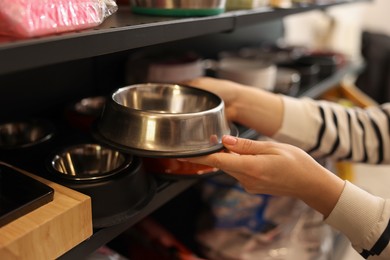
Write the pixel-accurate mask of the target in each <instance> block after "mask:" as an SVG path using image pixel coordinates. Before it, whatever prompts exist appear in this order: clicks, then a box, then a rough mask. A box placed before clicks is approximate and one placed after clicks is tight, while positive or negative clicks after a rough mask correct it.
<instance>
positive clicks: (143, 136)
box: [96, 83, 235, 157]
mask: <svg viewBox="0 0 390 260" xmlns="http://www.w3.org/2000/svg"><path fill="white" fill-rule="evenodd" d="M233 132H234V130H233V129H232V128H231V126H230V125H229V123H228V121H227V119H226V117H225V111H224V102H223V100H222V99H221V98H220V97H218V96H216V95H215V94H213V93H210V92H207V91H204V90H201V89H197V88H193V87H188V86H183V85H175V84H158V83H148V84H136V85H131V86H127V87H124V88H121V89H119V90H117V91H116V92H114V93H113V94H112V98H111V100H109V101H108V103H107V105H106V107H105V109H104V111H103V113H102V117H101V118H100V120H99V121H98V124H97V129H96V133H97V135H96V137H97V138H98V139H100V141H103V142H104V143H106V144H108V145H110V146H114V147H115V148H118V149H121V150H126V152H131V153H133V154H137V155H142V156H146V157H185V156H196V155H201V154H207V153H212V152H216V151H218V150H221V149H222V148H223V145H222V142H221V138H222V136H223V135H225V134H235V133H233Z"/></svg>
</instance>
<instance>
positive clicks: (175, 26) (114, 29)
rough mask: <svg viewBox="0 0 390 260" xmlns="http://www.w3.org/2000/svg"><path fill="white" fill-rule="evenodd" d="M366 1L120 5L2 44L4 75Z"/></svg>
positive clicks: (1, 65)
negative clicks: (199, 8) (280, 5)
mask: <svg viewBox="0 0 390 260" xmlns="http://www.w3.org/2000/svg"><path fill="white" fill-rule="evenodd" d="M365 1H369V0H352V1H351V0H343V1H335V3H332V4H324V5H307V6H302V7H295V8H289V9H276V10H275V9H272V8H260V9H254V10H244V11H242V10H240V11H231V12H226V13H223V14H221V15H217V16H211V17H196V18H172V17H149V16H142V15H135V14H132V13H131V10H130V8H126V7H122V6H121V8H120V9H119V10H118V12H117V13H115V14H114V15H112V16H111V17H109V18H108V19H107V20H106V21H105V22H104V23H103V24H102V25H101V26H99V27H97V28H95V29H91V30H85V31H80V32H72V33H64V34H61V35H54V36H47V37H42V38H35V39H28V40H18V41H9V42H3V43H0V57H1V59H0V75H1V74H3V73H9V72H16V71H20V70H23V69H30V68H36V67H39V66H44V65H51V64H55V63H59V62H65V61H72V60H78V59H82V58H88V57H94V56H98V55H104V54H109V53H115V52H119V51H124V50H129V49H134V48H139V47H144V46H150V45H155V44H159V43H164V42H170V41H176V40H182V39H188V38H192V37H196V36H201V35H206V34H212V33H220V32H226V31H234V30H236V29H239V28H241V27H244V26H250V25H254V24H258V23H263V22H266V21H269V20H273V19H281V18H283V17H285V16H287V15H291V14H298V13H303V12H307V11H311V10H318V9H326V8H329V7H332V6H335V5H340V4H346V3H356V2H365Z"/></svg>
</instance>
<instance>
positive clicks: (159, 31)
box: [0, 0, 369, 259]
mask: <svg viewBox="0 0 390 260" xmlns="http://www.w3.org/2000/svg"><path fill="white" fill-rule="evenodd" d="M367 1H369V0H354V1H352V0H344V1H334V3H332V4H325V5H307V6H299V7H294V8H290V9H272V8H261V9H254V10H239V11H230V12H226V13H223V14H221V15H216V16H210V17H195V18H173V17H148V16H141V15H135V14H132V13H131V10H130V9H129V8H127V7H122V6H121V7H120V8H119V10H118V12H117V13H115V14H114V15H112V16H111V17H109V18H108V19H107V20H106V21H105V22H104V23H103V24H102V25H101V26H99V27H97V28H95V29H90V30H84V31H80V32H71V33H64V34H61V35H53V36H47V37H40V38H34V39H28V40H17V41H4V42H2V43H0V76H1V75H7V74H12V75H17V74H18V72H21V71H24V70H28V69H36V68H40V67H42V66H50V65H55V64H60V63H63V62H69V61H78V60H81V59H85V58H91V57H96V56H101V55H107V54H113V53H117V52H122V51H127V50H132V49H136V48H141V47H146V46H152V45H157V44H161V43H168V42H173V41H178V40H184V39H189V38H193V37H198V36H203V35H210V34H214V33H221V32H230V31H235V30H237V29H240V28H243V27H246V26H251V25H256V24H259V23H264V22H267V21H271V20H274V19H281V18H283V17H285V16H287V15H291V14H298V13H303V12H307V11H311V10H319V9H326V8H329V7H332V6H335V5H340V4H348V3H357V2H367ZM349 72H350V68H349V67H348V66H347V67H345V68H343V69H341V70H339V71H338V72H337V73H336V74H335V75H333V76H332V77H330V78H328V79H326V80H324V81H322V82H320V83H319V84H318V85H316V86H313V87H312V88H310V89H308V90H305V91H302V92H301V93H300V95H304V96H310V97H316V96H319V95H320V94H321V93H323V91H326V90H327V89H329V88H330V87H332V86H333V85H335V84H336V83H337V82H339V81H340V80H341V79H342V78H343V77H344V76H345V75H346V74H347V73H349ZM2 88H3V87H2ZM2 91H5V89H4V88H3V89H2V90H0V95H1V93H2ZM255 134H256V133H254V132H253V131H251V130H244V131H242V132H240V135H241V136H243V137H251V136H253V135H255ZM197 181H198V180H197V179H187V180H179V181H159V182H158V188H157V193H156V195H155V196H154V198H153V199H152V201H151V202H150V203H149V204H148V205H147V206H145V208H143V209H142V210H140V212H139V213H138V214H136V215H135V216H134V217H133V218H132V219H130V220H129V221H127V222H125V223H122V224H119V225H116V226H112V227H108V228H103V229H100V230H96V231H95V232H94V234H93V236H92V237H91V238H90V239H88V240H87V241H84V242H83V243H81V244H80V245H78V246H77V247H75V248H74V249H72V250H70V251H69V252H67V253H66V254H65V255H63V256H62V257H61V259H80V258H83V256H87V255H88V254H90V253H91V252H93V251H94V250H96V249H97V248H99V247H100V246H102V245H104V244H106V243H107V242H109V241H110V240H112V239H113V238H115V237H116V236H117V235H119V234H120V233H122V232H123V231H125V230H126V229H128V228H129V227H131V226H132V225H134V224H135V223H137V222H138V221H139V220H141V219H142V218H143V217H145V216H147V215H148V214H150V213H152V212H153V211H154V210H156V209H157V208H159V207H160V206H162V205H164V203H166V202H167V201H169V200H170V199H172V198H174V197H175V196H177V195H178V194H180V193H181V192H182V191H184V190H186V189H187V188H189V187H191V186H192V185H194V184H195V183H196V182H197Z"/></svg>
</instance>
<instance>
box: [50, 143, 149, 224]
mask: <svg viewBox="0 0 390 260" xmlns="http://www.w3.org/2000/svg"><path fill="white" fill-rule="evenodd" d="M47 169H48V170H49V172H50V173H52V175H51V176H50V178H51V179H52V180H53V181H55V182H57V183H59V184H61V185H64V186H67V187H69V188H71V189H74V190H77V191H79V192H81V193H84V194H86V195H88V196H90V197H91V202H92V222H93V226H94V228H101V227H107V226H112V225H116V224H119V223H122V222H124V221H126V220H127V219H129V218H131V217H132V216H134V215H135V214H138V212H139V211H140V210H141V209H142V208H143V207H145V206H146V205H147V204H148V203H149V202H150V201H151V199H152V198H153V197H154V194H155V192H156V183H155V181H154V179H153V178H151V176H150V175H148V174H146V172H145V170H144V168H143V164H142V161H141V160H140V158H138V157H136V156H132V155H129V154H125V153H121V152H119V151H117V150H115V149H111V148H108V147H104V146H102V145H100V144H97V143H84V144H75V145H70V146H67V147H63V148H62V149H59V150H58V151H55V152H53V154H52V155H51V156H49V157H48V161H47Z"/></svg>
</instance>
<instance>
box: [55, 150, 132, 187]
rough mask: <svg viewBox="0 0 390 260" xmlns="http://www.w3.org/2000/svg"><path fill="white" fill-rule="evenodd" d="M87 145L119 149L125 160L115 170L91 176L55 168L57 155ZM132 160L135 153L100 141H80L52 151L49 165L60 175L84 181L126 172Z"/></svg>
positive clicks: (72, 179)
mask: <svg viewBox="0 0 390 260" xmlns="http://www.w3.org/2000/svg"><path fill="white" fill-rule="evenodd" d="M86 145H95V146H101V147H103V148H105V149H108V150H112V151H117V152H119V153H120V154H121V155H123V157H124V162H123V163H122V164H121V165H120V166H119V167H117V168H116V169H113V170H111V171H108V172H105V173H101V174H96V175H93V176H90V175H88V174H79V175H77V176H71V175H69V174H65V173H63V172H61V171H58V170H57V169H56V168H54V166H53V161H54V159H55V158H56V156H58V155H60V154H62V153H64V152H65V151H67V150H69V149H74V148H77V147H82V146H86ZM132 162H133V155H131V154H128V153H124V152H122V151H120V150H118V149H115V148H113V147H110V146H108V145H103V144H99V143H80V144H73V145H70V146H66V147H62V148H60V149H58V150H57V151H56V152H54V153H52V154H51V156H50V157H49V159H48V162H47V166H48V168H49V170H50V172H52V173H54V174H56V175H57V176H59V177H61V178H63V179H67V180H71V181H83V182H84V181H97V180H101V179H105V178H108V177H111V176H114V175H117V174H120V173H122V172H125V170H126V169H128V168H130V166H131V165H132Z"/></svg>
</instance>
